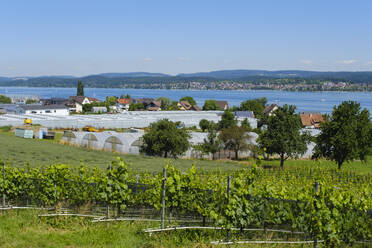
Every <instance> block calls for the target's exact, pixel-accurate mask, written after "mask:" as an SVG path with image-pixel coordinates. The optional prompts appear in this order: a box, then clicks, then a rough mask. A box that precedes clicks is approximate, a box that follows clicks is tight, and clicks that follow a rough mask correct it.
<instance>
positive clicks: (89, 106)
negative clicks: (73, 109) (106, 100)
mask: <svg viewBox="0 0 372 248" xmlns="http://www.w3.org/2000/svg"><path fill="white" fill-rule="evenodd" d="M92 108H93V104H92V103H88V104H84V105H83V112H84V113H89V112H92Z"/></svg>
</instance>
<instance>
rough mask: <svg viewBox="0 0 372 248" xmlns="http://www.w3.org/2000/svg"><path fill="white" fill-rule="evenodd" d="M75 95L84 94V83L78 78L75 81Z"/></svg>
mask: <svg viewBox="0 0 372 248" xmlns="http://www.w3.org/2000/svg"><path fill="white" fill-rule="evenodd" d="M76 95H77V96H84V84H83V82H81V81H80V80H78V82H77V93H76Z"/></svg>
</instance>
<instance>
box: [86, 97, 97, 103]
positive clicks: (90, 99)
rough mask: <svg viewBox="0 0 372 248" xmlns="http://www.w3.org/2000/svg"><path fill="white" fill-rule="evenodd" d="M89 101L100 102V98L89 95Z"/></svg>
mask: <svg viewBox="0 0 372 248" xmlns="http://www.w3.org/2000/svg"><path fill="white" fill-rule="evenodd" d="M87 98H88V100H89V101H91V102H99V101H100V100H98V99H97V98H94V97H87Z"/></svg>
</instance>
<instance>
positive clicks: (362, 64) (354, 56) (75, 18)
mask: <svg viewBox="0 0 372 248" xmlns="http://www.w3.org/2000/svg"><path fill="white" fill-rule="evenodd" d="M371 11H372V1H370V0H365V1H362V0H353V1H349V0H337V1H336V0H327V1H324V0H323V1H320V0H319V1H318V0H312V1H308V0H293V1H289V0H271V1H269V0H257V1H255V0H251V1H249V0H245V1H234V0H231V1H228V0H225V1H219V0H214V1H209V0H199V1H192V0H187V1H177V0H172V1H161V0H158V1H154V0H153V1H140V0H137V1H124V0H122V1H110V0H106V1H93V0H89V1H84V0H75V1H70V0H63V1H50V0H45V1H41V0H32V1H30V0H24V1H18V0H2V1H0V76H24V75H27V76H38V75H77V76H79V75H87V74H94V73H102V72H131V71H148V72H163V73H170V74H177V73H188V72H198V71H211V70H220V69H268V70H278V69H302V70H321V71H327V70H332V71H340V70H349V71H356V70H364V71H366V70H369V71H372V14H371V13H372V12H371Z"/></svg>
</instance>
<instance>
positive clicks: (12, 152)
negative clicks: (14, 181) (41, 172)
mask: <svg viewBox="0 0 372 248" xmlns="http://www.w3.org/2000/svg"><path fill="white" fill-rule="evenodd" d="M0 144H2V146H1V149H0V160H5V161H8V162H9V163H11V164H12V165H13V166H24V165H26V164H29V165H30V166H45V165H51V164H56V163H62V164H68V165H72V166H79V165H81V164H85V165H90V166H98V167H101V168H107V166H108V165H109V163H111V161H113V160H116V158H117V157H118V156H119V157H121V158H123V159H124V160H125V161H126V162H128V163H129V164H130V165H131V167H132V168H133V169H134V170H141V171H143V170H148V171H150V172H157V171H161V170H162V168H163V167H164V166H165V165H166V164H167V163H172V164H173V165H174V166H176V167H177V168H180V169H183V170H186V169H188V168H190V167H191V166H192V165H193V164H195V165H196V167H197V168H201V169H212V170H217V169H222V170H234V169H241V168H243V167H244V165H243V164H241V163H237V162H234V161H209V160H197V159H164V158H159V157H149V156H142V155H139V156H138V155H133V154H120V155H118V154H114V153H111V152H105V151H97V150H89V149H85V148H81V147H75V146H68V145H62V144H56V143H52V142H49V141H45V140H37V139H23V138H19V137H15V136H12V135H8V134H0Z"/></svg>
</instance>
